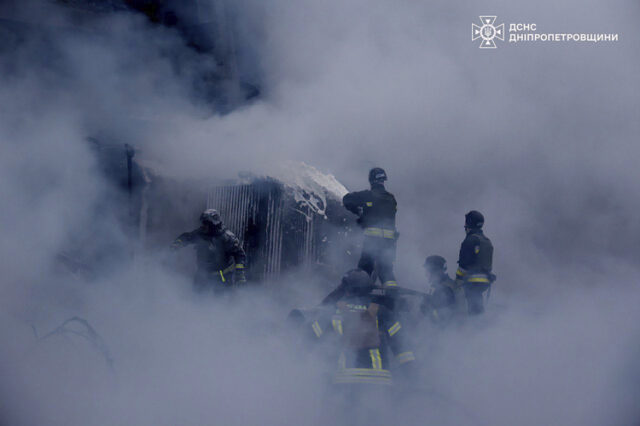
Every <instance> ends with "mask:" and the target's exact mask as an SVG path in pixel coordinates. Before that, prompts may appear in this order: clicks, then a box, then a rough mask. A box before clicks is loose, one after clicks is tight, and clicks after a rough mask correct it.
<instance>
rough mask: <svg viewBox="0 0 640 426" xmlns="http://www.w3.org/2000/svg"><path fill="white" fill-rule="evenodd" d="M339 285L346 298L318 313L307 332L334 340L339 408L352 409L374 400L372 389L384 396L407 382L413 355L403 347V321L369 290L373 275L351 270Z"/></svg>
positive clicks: (413, 358)
mask: <svg viewBox="0 0 640 426" xmlns="http://www.w3.org/2000/svg"><path fill="white" fill-rule="evenodd" d="M341 286H342V287H343V288H344V296H343V297H342V298H341V299H340V300H339V301H338V302H337V304H336V309H331V310H328V311H325V313H324V314H321V315H319V317H318V318H317V319H316V320H315V321H313V322H312V323H311V327H310V328H311V330H309V334H310V335H311V336H312V338H313V339H315V340H319V341H324V342H327V343H329V342H330V344H331V346H330V351H329V353H330V354H332V355H331V358H332V359H331V360H330V362H335V370H334V371H333V374H332V377H331V383H332V385H333V386H332V389H333V390H334V391H335V392H333V395H336V396H337V397H338V398H339V400H338V401H336V402H337V403H338V405H339V406H342V407H346V408H347V410H351V409H353V408H355V406H357V405H358V404H366V401H363V399H366V400H369V401H370V399H369V398H368V396H371V395H372V394H371V393H370V391H372V390H373V391H374V392H373V393H374V394H378V393H377V392H378V391H381V392H382V393H383V394H386V393H387V392H388V391H389V389H390V385H392V384H393V382H394V380H395V381H396V382H397V381H400V382H402V381H403V380H408V378H409V377H410V376H411V375H412V374H410V371H411V370H412V365H413V364H414V362H413V361H414V360H415V357H414V354H413V352H412V351H410V350H408V349H407V348H406V347H405V346H404V343H403V334H404V333H403V329H402V324H401V323H400V322H399V321H398V320H397V318H396V317H395V315H394V314H393V312H392V311H390V310H389V309H387V308H386V307H385V306H384V305H383V304H382V303H380V300H378V299H379V298H380V296H375V295H372V294H371V292H372V290H373V289H374V286H373V283H372V280H371V278H370V277H369V274H367V273H366V272H365V271H363V270H361V269H353V270H351V271H349V272H347V273H346V274H345V275H344V276H343V277H342V284H341ZM392 370H393V376H392ZM342 391H344V392H342ZM354 398H355V399H354ZM387 400H388V399H387ZM383 402H384V401H383ZM361 408H362V407H361Z"/></svg>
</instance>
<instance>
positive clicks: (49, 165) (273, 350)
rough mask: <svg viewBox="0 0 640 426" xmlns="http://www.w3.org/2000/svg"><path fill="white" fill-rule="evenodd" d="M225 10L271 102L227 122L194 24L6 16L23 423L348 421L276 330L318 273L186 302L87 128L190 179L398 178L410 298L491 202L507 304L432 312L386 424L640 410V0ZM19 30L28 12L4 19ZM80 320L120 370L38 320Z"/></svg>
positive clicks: (12, 258)
mask: <svg viewBox="0 0 640 426" xmlns="http://www.w3.org/2000/svg"><path fill="white" fill-rule="evenodd" d="M201 3H203V4H204V3H206V2H201ZM217 4H224V6H225V10H226V13H227V16H228V19H229V22H232V23H233V24H234V30H233V31H234V34H235V37H236V46H237V49H238V52H237V54H238V67H239V70H238V73H239V76H240V78H243V79H249V80H251V81H254V82H255V83H256V84H258V85H259V87H260V91H261V95H260V96H259V97H258V98H256V99H253V100H252V101H251V102H246V103H240V104H238V105H235V107H234V108H233V109H231V110H223V109H221V108H218V107H216V106H215V105H214V106H213V107H212V105H211V102H208V101H207V99H206V96H205V95H204V94H203V93H202V87H204V84H203V83H202V78H203V77H202V76H203V75H205V76H206V75H208V74H207V73H209V72H210V71H211V70H214V71H215V70H216V69H218V67H220V66H221V65H220V64H219V63H216V62H215V61H214V60H213V59H212V58H211V57H210V56H207V55H205V54H202V53H199V52H197V51H196V50H194V49H192V48H190V47H189V46H187V45H186V43H185V40H184V38H183V37H182V36H181V35H180V33H179V31H178V30H177V29H175V28H168V27H166V26H160V25H154V24H152V23H150V22H149V20H148V19H146V18H145V17H144V16H143V15H141V14H134V13H130V12H118V13H111V14H103V15H96V16H94V17H92V18H91V19H89V20H88V21H89V22H90V25H85V24H84V23H85V22H87V18H86V17H85V18H83V19H78V17H77V15H76V13H78V12H77V10H76V9H74V8H73V7H63V6H60V5H59V4H54V3H51V2H40V1H30V2H20V3H18V2H15V3H12V4H11V3H7V4H6V5H5V6H2V7H0V12H1V13H2V15H1V16H0V18H2V22H3V23H4V25H3V26H2V28H3V29H2V32H1V33H0V36H1V37H2V41H1V42H0V82H1V84H0V141H1V144H0V194H1V195H2V200H3V203H2V208H0V223H2V225H3V226H2V228H3V238H2V239H1V240H0V262H1V263H0V264H1V270H2V272H3V274H2V278H1V279H0V288H1V291H2V297H1V298H0V306H1V309H0V312H1V314H0V315H1V317H2V321H0V324H2V325H1V326H0V337H2V339H3V341H4V342H5V343H4V344H3V345H1V347H2V349H0V366H1V367H0V368H1V369H2V376H3V380H2V384H0V416H1V417H2V422H3V423H6V424H28V425H31V424H33V425H35V424H49V425H57V424H60V425H62V424H64V425H68V424H96V425H103V424H105V425H106V424H114V423H116V424H117V423H120V424H167V425H169V424H172V425H173V424H194V425H195V424H198V425H201V424H243V425H244V424H269V425H270V424H274V425H275V424H293V423H299V424H315V423H319V422H321V421H325V423H326V421H327V420H326V417H323V416H327V415H328V414H327V412H328V411H329V412H330V418H329V420H328V422H329V423H335V424H340V423H341V422H348V421H350V420H353V419H351V418H349V417H346V418H343V417H341V416H340V415H339V414H338V413H331V410H330V408H327V407H329V406H328V405H327V404H328V402H327V401H328V400H329V399H328V396H327V392H328V391H327V390H326V388H325V386H324V381H323V379H324V376H323V373H324V372H325V369H326V366H324V365H323V364H322V363H321V362H320V358H321V357H319V356H318V354H314V351H313V348H307V347H305V346H304V345H303V346H302V347H301V346H300V342H299V340H298V339H297V336H296V335H295V333H294V332H292V331H291V330H289V329H287V328H286V327H285V325H284V318H285V317H286V314H287V312H288V310H289V309H291V308H293V307H298V306H313V305H315V304H317V303H318V302H319V301H320V300H321V298H322V296H323V295H324V294H323V291H324V289H321V288H316V287H314V286H312V285H309V284H307V283H312V282H314V278H315V277H308V279H299V275H297V276H295V277H284V278H283V279H282V282H279V283H278V285H277V286H270V287H258V288H253V289H247V290H246V291H244V292H240V293H239V294H237V295H235V296H234V297H233V298H232V299H229V300H222V301H220V300H214V299H213V298H204V299H202V298H198V297H197V296H196V295H193V294H192V293H191V287H190V280H191V277H190V276H189V275H188V274H183V273H180V271H176V270H173V269H172V268H171V267H168V263H167V258H166V253H164V252H163V251H162V250H161V249H159V248H157V247H154V248H152V249H151V250H148V251H145V250H137V251H136V258H135V261H134V262H130V261H128V259H130V253H129V252H127V250H128V247H129V243H130V241H131V239H132V236H131V235H130V234H129V232H130V230H128V229H126V228H123V226H122V225H121V221H120V220H119V219H120V218H119V216H118V215H119V213H118V212H117V211H116V210H115V209H114V208H113V206H114V205H117V204H118V203H119V202H120V201H122V200H121V199H120V198H119V197H122V195H121V194H120V193H119V192H118V190H117V189H116V188H114V187H113V185H112V183H110V182H109V181H108V179H107V178H106V177H105V174H104V173H102V171H101V169H100V167H101V165H100V163H99V162H98V161H97V159H96V155H95V152H94V147H92V145H91V143H90V142H89V141H88V140H87V138H88V137H94V138H99V139H100V140H102V141H106V142H109V143H112V144H113V145H114V146H115V145H117V146H121V145H122V144H123V143H129V144H131V145H134V146H135V147H136V149H137V154H136V155H137V157H136V158H140V159H141V161H145V162H147V163H148V164H151V165H152V167H153V168H154V169H155V170H156V171H157V172H158V173H159V174H160V175H162V176H167V177H171V178H172V179H177V180H181V181H189V180H191V181H193V182H202V181H209V182H211V181H214V180H217V179H225V178H233V177H235V176H236V175H237V173H238V172H241V171H250V172H252V173H254V174H257V175H260V174H270V173H274V171H276V170H279V169H280V168H281V167H282V166H283V165H285V164H287V163H288V162H291V161H304V162H306V163H308V164H312V165H313V166H315V167H317V168H318V169H320V170H322V171H325V172H328V173H332V174H333V175H335V176H336V177H337V179H338V180H340V181H341V182H342V183H344V184H345V186H346V187H347V188H348V189H350V190H358V189H364V188H365V187H366V185H367V181H366V177H367V172H368V170H369V168H371V167H373V166H381V167H384V168H385V169H386V171H387V173H388V175H389V182H388V185H387V188H388V189H389V190H390V191H391V192H393V193H394V194H395V196H396V198H397V200H398V203H399V210H398V229H399V232H400V234H401V236H400V239H399V243H398V244H399V246H398V259H397V262H396V274H397V276H398V281H399V283H400V284H401V285H403V286H406V287H409V288H414V289H418V290H425V289H426V282H425V281H426V280H425V279H424V277H423V276H422V274H423V272H422V269H421V265H422V262H423V261H424V257H426V256H427V255H430V254H440V255H442V256H444V257H446V259H447V260H448V262H449V269H450V270H451V269H454V267H455V261H456V260H457V250H458V248H459V244H460V242H461V241H462V239H463V237H464V232H463V229H462V226H463V220H464V213H466V212H467V211H468V210H471V209H477V210H480V211H482V212H483V213H484V215H485V217H486V225H485V230H486V234H487V235H488V236H489V237H490V238H491V239H492V241H493V243H494V246H495V258H494V270H495V273H496V274H497V275H498V281H497V282H496V283H495V285H494V288H493V289H492V294H491V299H490V302H489V305H488V309H487V311H488V312H487V315H486V316H485V317H484V318H481V319H480V320H478V321H471V320H469V321H463V322H462V324H458V325H456V326H453V327H450V328H448V329H444V330H438V329H435V328H434V327H430V326H429V325H428V324H425V323H422V324H419V325H416V326H415V335H414V339H413V340H414V342H413V343H414V346H415V351H416V353H417V354H418V355H419V357H418V358H419V359H418V364H419V371H420V387H419V388H418V389H413V390H410V391H408V393H407V394H405V395H404V397H403V398H401V399H400V400H399V401H398V402H397V404H396V405H394V406H393V407H392V413H393V415H392V418H391V419H393V420H391V419H389V418H386V417H384V416H381V417H380V418H378V419H377V421H378V422H380V423H383V422H385V421H386V422H387V423H388V422H391V421H393V422H395V423H400V422H403V423H406V424H425V423H429V422H431V423H434V424H443V425H445V424H451V425H453V424H478V425H484V424H505V425H506V424H514V423H517V424H541V423H543V424H567V425H569V424H580V425H585V424H594V425H597V424H635V423H637V421H638V417H639V415H640V413H639V411H640V410H639V409H638V407H637V403H636V402H635V398H634V396H635V395H636V394H637V391H638V375H639V374H640V371H639V370H638V367H637V366H636V365H635V362H634V361H635V359H637V355H638V353H639V351H640V347H639V346H638V343H637V342H638V337H639V336H640V329H639V327H638V326H637V325H636V324H637V323H638V321H637V320H638V319H639V318H638V313H637V308H636V307H637V306H638V302H639V301H640V300H639V299H640V291H639V290H638V288H637V285H636V277H637V275H638V272H640V271H639V267H638V264H637V254H638V249H637V242H636V240H637V237H638V235H640V224H639V222H638V220H637V218H636V216H637V215H636V212H637V211H638V210H639V208H640V205H639V202H638V200H637V199H636V197H634V196H633V194H635V193H636V192H637V167H636V165H635V162H636V158H637V157H638V155H639V154H640V152H639V149H638V147H637V146H636V144H635V142H636V141H637V135H638V134H639V131H640V128H639V122H638V117H639V116H640V98H639V95H638V94H639V93H640V90H639V89H640V87H639V85H640V83H639V80H638V78H637V73H638V69H639V65H640V57H639V53H638V49H637V48H635V46H637V45H638V42H639V41H640V40H638V39H639V36H640V34H639V32H638V26H637V23H636V22H637V19H638V17H639V15H640V11H639V10H638V5H637V4H636V3H634V2H631V1H625V0H616V1H614V2H604V1H599V0H588V1H586V2H584V1H583V2H577V1H568V2H563V3H562V4H558V3H557V2H552V1H550V0H544V1H542V2H536V3H535V4H534V3H527V2H513V1H511V2H506V1H498V0H496V1H487V2H484V3H483V4H481V5H478V4H476V3H472V2H461V3H460V2H458V3H452V2H447V1H441V0H436V1H431V2H410V1H404V0H401V1H396V2H388V1H386V0H367V1H365V0H353V1H348V2H344V1H343V2H338V1H332V2H317V1H310V0H301V1H298V2H296V3H295V4H293V3H291V2H285V1H281V0H271V1H268V2H264V1H256V0H239V1H235V2H226V3H220V2H217ZM211 6H215V4H214V3H213V2H212V3H211ZM482 14H496V15H498V21H500V22H503V21H504V22H506V23H509V22H524V23H526V22H535V23H537V27H538V31H544V32H550V33H555V32H566V33H570V32H571V33H573V32H595V33H600V32H602V33H618V34H619V35H620V40H619V41H618V42H616V43H584V44H581V43H547V44H544V43H540V44H534V43H532V44H526V43H522V44H513V43H508V42H504V43H501V44H499V47H498V49H496V50H494V51H486V50H481V49H478V48H477V45H476V44H475V43H472V42H471V41H470V40H469V26H470V23H471V22H476V21H477V19H478V15H482ZM16 22H22V23H25V22H26V23H27V24H26V25H25V26H23V27H21V28H22V29H20V30H16V31H14V30H11V31H10V30H8V28H9V29H10V28H13V27H12V25H15V23H16ZM179 204H180V201H179V200H176V205H175V206H171V208H175V209H179V208H181V206H180V205H179ZM194 219H195V217H194ZM180 226H182V224H181V225H180ZM194 226H195V224H194ZM185 230H186V229H182V228H180V227H179V226H178V225H175V229H170V230H167V232H169V233H175V234H176V235H177V234H178V233H180V232H183V231H185ZM96 241H100V242H102V243H101V244H97V243H96ZM169 243H170V241H166V244H167V245H168V244H169ZM69 250H71V251H74V252H75V253H81V254H82V255H84V256H86V257H87V258H89V257H91V258H98V259H100V260H101V261H100V262H98V264H99V265H100V267H99V268H97V269H95V270H93V271H91V274H92V277H91V279H88V278H87V275H86V274H83V271H82V270H81V269H80V271H79V272H78V273H76V274H69V273H68V271H60V270H59V269H58V268H57V265H58V264H59V262H58V260H57V259H59V256H60V253H66V252H68V251H69ZM159 253H160V254H159ZM169 264H170V262H169ZM87 274H88V272H87ZM336 284H337V283H336ZM74 316H78V317H81V318H86V319H87V320H88V321H89V322H90V324H91V325H92V326H93V327H95V330H97V331H98V332H99V334H100V336H101V337H102V339H104V342H105V343H106V344H107V345H108V349H109V354H110V356H111V357H112V358H113V367H112V368H111V367H110V366H109V365H108V363H107V362H105V354H104V353H103V352H101V350H100V348H98V347H96V346H95V345H92V344H90V343H88V342H87V341H86V339H83V338H82V336H78V335H73V334H69V333H65V334H64V335H63V334H53V335H52V336H51V337H48V338H46V339H40V340H38V339H36V337H35V336H34V331H35V333H36V336H38V337H40V338H42V337H43V336H45V335H46V333H48V332H50V331H53V330H55V329H56V327H58V326H59V325H60V324H61V323H62V322H63V321H64V320H66V319H68V318H71V317H74ZM394 401H395V400H394ZM386 402H388V401H386ZM331 414H335V416H334V417H331ZM360 420H361V419H360Z"/></svg>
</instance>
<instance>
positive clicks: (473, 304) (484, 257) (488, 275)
mask: <svg viewBox="0 0 640 426" xmlns="http://www.w3.org/2000/svg"><path fill="white" fill-rule="evenodd" d="M483 225H484V216H483V215H482V213H480V212H479V211H476V210H471V211H470V212H469V213H467V214H466V215H465V223H464V230H465V232H466V234H467V236H466V238H465V239H464V241H463V242H462V245H461V246H460V256H459V258H458V270H457V271H456V284H457V285H458V286H462V287H463V288H464V294H465V297H466V299H467V309H468V312H469V315H478V314H481V313H483V312H484V300H483V294H484V292H485V291H487V290H488V289H489V287H490V285H491V283H492V282H493V281H495V275H493V273H492V272H491V268H492V264H493V245H492V244H491V240H489V238H487V237H486V236H485V235H484V233H483V232H482V226H483Z"/></svg>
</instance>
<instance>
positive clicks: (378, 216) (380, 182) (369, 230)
mask: <svg viewBox="0 0 640 426" xmlns="http://www.w3.org/2000/svg"><path fill="white" fill-rule="evenodd" d="M386 180H387V174H386V172H385V171H384V170H383V169H381V168H379V167H375V168H373V169H371V170H370V171H369V183H370V184H371V189H367V190H364V191H357V192H350V193H348V194H347V195H345V196H344V198H343V199H342V202H343V204H344V206H345V208H346V209H347V210H349V211H350V212H352V213H354V214H356V215H358V224H359V225H360V226H361V227H362V228H363V230H364V239H363V242H362V255H361V257H360V261H359V262H358V268H360V269H362V270H364V271H366V272H367V273H368V274H369V275H370V276H373V275H372V274H373V272H374V270H375V271H376V272H377V276H378V278H380V282H381V283H382V286H383V287H396V286H397V285H398V284H397V283H396V278H395V275H394V273H393V262H394V261H395V257H396V240H397V238H398V233H397V231H396V211H397V203H396V199H395V197H394V196H393V194H391V193H390V192H388V191H387V190H386V189H385V187H384V182H385V181H386Z"/></svg>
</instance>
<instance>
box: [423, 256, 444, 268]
mask: <svg viewBox="0 0 640 426" xmlns="http://www.w3.org/2000/svg"><path fill="white" fill-rule="evenodd" d="M424 267H425V268H426V269H429V270H432V271H442V272H447V260H446V259H445V258H444V257H442V256H438V255H432V256H429V257H427V259H426V260H425V261H424Z"/></svg>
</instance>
